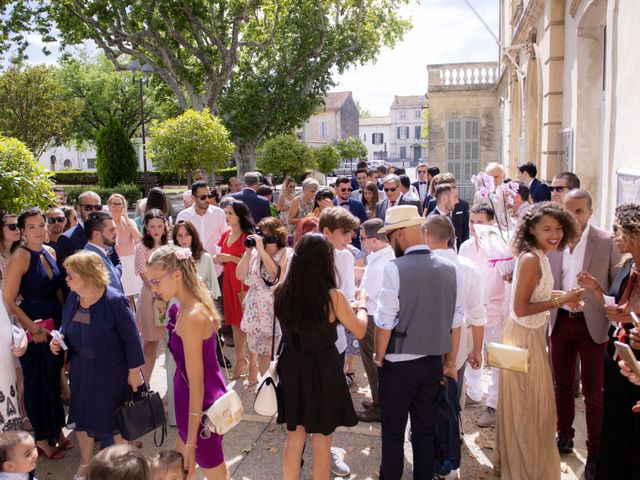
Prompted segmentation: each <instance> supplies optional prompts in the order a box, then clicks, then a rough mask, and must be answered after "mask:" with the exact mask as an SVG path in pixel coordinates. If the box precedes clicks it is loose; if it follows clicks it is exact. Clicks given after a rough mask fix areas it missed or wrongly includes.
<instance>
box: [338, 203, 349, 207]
mask: <svg viewBox="0 0 640 480" xmlns="http://www.w3.org/2000/svg"><path fill="white" fill-rule="evenodd" d="M345 205H349V202H342V203H341V204H340V206H341V207H344V206H345Z"/></svg>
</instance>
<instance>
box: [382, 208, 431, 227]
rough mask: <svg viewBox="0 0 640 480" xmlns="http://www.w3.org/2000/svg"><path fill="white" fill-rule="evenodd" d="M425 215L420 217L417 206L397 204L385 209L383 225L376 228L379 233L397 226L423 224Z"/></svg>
mask: <svg viewBox="0 0 640 480" xmlns="http://www.w3.org/2000/svg"><path fill="white" fill-rule="evenodd" d="M426 220H427V219H426V218H425V217H421V216H420V214H419V213H418V207H416V206H415V205H399V206H397V207H391V208H388V209H387V214H386V215H385V219H384V227H382V228H381V229H380V230H378V232H379V233H388V232H391V231H393V230H397V229H399V228H407V227H413V226H415V225H424V222H426Z"/></svg>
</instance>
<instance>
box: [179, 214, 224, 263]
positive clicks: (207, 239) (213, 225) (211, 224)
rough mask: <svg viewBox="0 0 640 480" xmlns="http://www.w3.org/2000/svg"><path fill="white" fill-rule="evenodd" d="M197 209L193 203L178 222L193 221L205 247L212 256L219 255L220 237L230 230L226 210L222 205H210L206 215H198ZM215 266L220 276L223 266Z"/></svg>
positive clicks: (180, 215)
mask: <svg viewBox="0 0 640 480" xmlns="http://www.w3.org/2000/svg"><path fill="white" fill-rule="evenodd" d="M195 209H196V207H195V205H192V206H190V207H189V208H185V209H184V210H182V211H181V212H180V213H179V214H178V217H177V218H176V223H177V222H179V221H180V220H184V221H186V222H191V223H192V224H193V226H194V227H196V230H197V231H198V235H200V241H201V242H202V246H203V247H204V249H205V250H206V251H207V252H209V254H210V255H211V256H214V255H217V254H218V253H220V247H218V242H219V241H220V237H222V234H223V233H224V232H226V231H227V230H229V226H228V225H227V218H226V215H225V214H224V210H222V209H221V208H220V207H214V206H213V205H209V207H208V208H207V210H206V211H205V212H204V215H198V214H197V213H196V210H195ZM215 267H216V275H217V276H220V274H221V273H222V270H223V266H222V265H217V264H216V265H215Z"/></svg>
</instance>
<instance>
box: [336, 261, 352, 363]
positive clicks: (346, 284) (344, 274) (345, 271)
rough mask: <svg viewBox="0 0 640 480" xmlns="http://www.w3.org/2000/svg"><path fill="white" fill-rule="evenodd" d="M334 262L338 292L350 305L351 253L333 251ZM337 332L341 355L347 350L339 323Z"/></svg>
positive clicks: (342, 327) (337, 344)
mask: <svg viewBox="0 0 640 480" xmlns="http://www.w3.org/2000/svg"><path fill="white" fill-rule="evenodd" d="M334 260H335V269H336V282H337V284H338V290H340V291H342V293H344V295H345V296H346V297H347V300H349V303H351V302H353V301H354V300H355V298H356V278H355V260H354V259H353V255H352V254H351V252H350V251H349V250H346V249H345V250H334ZM337 331H338V340H336V348H337V349H338V352H339V353H342V352H344V351H345V350H346V349H347V336H346V334H345V332H344V326H343V325H342V324H341V323H338V327H337Z"/></svg>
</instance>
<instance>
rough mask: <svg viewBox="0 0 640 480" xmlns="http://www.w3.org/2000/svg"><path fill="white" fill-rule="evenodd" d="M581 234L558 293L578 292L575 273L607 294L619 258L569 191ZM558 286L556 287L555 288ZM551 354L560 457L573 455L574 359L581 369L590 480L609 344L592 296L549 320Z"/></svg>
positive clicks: (586, 201) (585, 199) (585, 202)
mask: <svg viewBox="0 0 640 480" xmlns="http://www.w3.org/2000/svg"><path fill="white" fill-rule="evenodd" d="M563 201H564V205H565V207H566V208H567V209H568V210H569V211H570V212H571V213H572V214H573V216H574V218H575V219H576V221H577V222H578V224H579V225H580V230H581V232H582V234H581V236H580V239H579V240H578V242H577V243H576V244H575V245H571V246H569V247H567V249H566V250H565V251H564V252H562V265H561V269H560V270H559V271H558V270H556V271H554V277H555V279H556V281H560V282H561V285H562V289H563V290H566V291H569V290H571V289H572V288H575V287H577V286H578V281H577V277H578V274H579V273H580V272H583V271H584V272H587V273H589V274H590V275H591V276H593V277H594V278H596V279H597V280H598V282H599V283H600V285H601V286H602V287H603V288H604V289H605V290H607V289H608V288H609V285H610V284H611V282H612V281H613V279H614V278H615V275H616V272H617V268H618V264H619V262H620V254H619V253H618V249H617V247H616V246H615V244H614V243H613V240H612V239H611V236H610V234H609V232H606V231H604V230H601V229H599V228H597V227H594V226H593V225H590V224H589V219H590V218H591V215H592V213H593V210H592V200H591V196H590V195H589V193H587V192H586V191H585V190H581V189H574V190H571V191H570V192H569V193H568V194H567V195H566V196H565V197H564V199H563ZM556 283H558V282H556ZM550 320H551V321H550V329H549V331H550V336H549V341H550V354H551V366H552V369H553V377H554V391H555V400H556V410H557V414H558V423H557V432H558V436H557V438H556V442H557V444H558V450H559V451H560V453H561V454H567V453H571V452H572V451H573V436H574V433H575V430H574V429H573V420H574V417H575V398H574V379H575V365H576V360H577V357H578V355H579V356H580V363H581V366H582V375H581V379H582V391H583V394H584V397H585V405H586V421H587V451H588V456H587V464H586V466H585V478H586V479H587V480H590V479H592V478H594V476H595V472H596V465H597V455H598V449H599V446H600V432H601V428H602V405H603V393H602V389H603V386H604V369H603V363H602V357H603V355H604V352H605V350H606V347H607V341H608V339H609V335H608V330H609V325H610V323H609V321H608V319H607V317H606V315H605V314H604V311H603V310H602V308H601V306H600V304H599V303H598V302H597V300H596V299H595V297H594V296H593V295H587V296H585V299H584V307H583V309H582V311H576V310H575V309H572V308H571V307H570V306H568V305H563V306H562V307H561V308H559V309H558V311H557V314H556V315H552V316H551V319H550Z"/></svg>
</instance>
